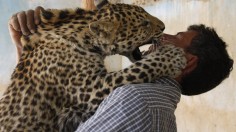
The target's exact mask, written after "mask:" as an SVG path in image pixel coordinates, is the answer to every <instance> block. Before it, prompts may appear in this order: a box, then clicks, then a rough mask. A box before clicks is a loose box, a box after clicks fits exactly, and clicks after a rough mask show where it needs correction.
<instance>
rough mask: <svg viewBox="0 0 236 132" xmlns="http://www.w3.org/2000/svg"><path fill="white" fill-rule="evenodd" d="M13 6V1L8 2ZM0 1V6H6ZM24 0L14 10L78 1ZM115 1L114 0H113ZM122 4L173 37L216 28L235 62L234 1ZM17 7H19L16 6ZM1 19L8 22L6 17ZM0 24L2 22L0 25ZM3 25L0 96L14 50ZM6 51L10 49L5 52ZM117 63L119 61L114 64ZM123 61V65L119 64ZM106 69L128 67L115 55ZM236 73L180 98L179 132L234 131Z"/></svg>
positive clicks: (175, 0) (159, 0)
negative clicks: (196, 27) (194, 27)
mask: <svg viewBox="0 0 236 132" xmlns="http://www.w3.org/2000/svg"><path fill="white" fill-rule="evenodd" d="M9 1H10V2H11V3H12V4H9V5H14V4H16V1H14V0H9ZM9 1H8V2H6V1H4V2H3V0H2V1H0V2H1V3H0V5H1V4H4V3H9ZM69 1H70V2H68V1H65V0H37V1H36V0H23V1H22V2H21V3H19V2H17V3H18V4H16V5H17V7H21V5H22V3H23V4H26V5H24V8H19V9H17V8H16V9H15V11H17V10H26V9H28V8H34V7H35V6H37V5H41V6H43V7H48V8H65V7H75V6H77V5H78V6H80V0H69ZM113 1H116V0H113ZM118 1H120V2H125V3H129V4H130V3H134V2H136V3H139V4H140V3H141V4H142V6H143V7H144V8H145V9H146V10H147V11H148V12H149V13H150V14H152V15H155V16H157V17H159V18H160V19H161V20H163V21H164V23H165V24H166V30H165V32H166V33H171V34H175V33H176V32H178V31H183V30H186V27H187V26H188V25H190V24H198V23H204V24H206V25H208V26H213V27H215V28H216V30H217V32H218V33H219V35H220V36H222V37H223V38H224V40H225V41H226V42H227V43H228V44H229V47H228V50H229V52H230V55H231V56H232V57H233V58H235V59H236V44H234V42H236V40H235V39H236V37H235V36H234V35H235V34H236V28H235V26H234V24H235V22H236V1H235V0H155V1H156V2H154V0H118ZM18 5H19V6H18ZM11 8H15V7H10V6H9V7H8V6H7V7H6V6H5V5H4V8H3V9H4V10H5V12H6V13H9V14H13V13H14V12H9V9H11ZM9 17H10V15H9V16H7V17H6V18H2V17H1V20H4V21H7V20H8V18H9ZM0 24H1V25H2V23H0ZM6 26H7V25H6V23H4V24H3V26H2V27H4V29H3V28H1V29H0V31H1V35H0V41H1V42H4V43H2V44H1V45H0V50H1V49H4V50H1V51H2V52H1V53H0V68H1V69H0V95H1V93H2V92H3V90H4V89H5V87H6V85H7V83H8V82H9V78H10V73H11V72H12V70H13V68H14V66H15V58H14V57H15V50H14V47H13V46H12V45H10V44H9V43H10V41H9V36H7V37H1V36H4V35H5V34H7V33H6V32H7V28H6ZM3 31H4V32H3ZM7 49H9V50H7ZM117 60H118V61H117ZM121 62H122V63H121ZM106 64H107V67H108V68H109V69H113V70H118V69H120V68H121V67H122V66H123V67H126V66H127V65H129V62H128V60H127V59H124V58H121V57H118V56H115V58H114V57H112V58H110V59H109V60H108V61H106ZM235 88H236V70H234V71H233V73H232V74H231V76H230V77H229V79H227V80H225V81H224V82H223V83H222V84H221V85H220V86H218V87H217V88H216V89H214V90H212V91H211V92H208V93H205V94H203V95H200V96H194V97H185V96H182V99H181V102H180V103H179V105H178V108H177V111H176V116H177V127H178V131H179V132H234V131H235V130H236V92H235Z"/></svg>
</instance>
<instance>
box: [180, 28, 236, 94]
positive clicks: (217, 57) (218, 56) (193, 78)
mask: <svg viewBox="0 0 236 132" xmlns="http://www.w3.org/2000/svg"><path fill="white" fill-rule="evenodd" d="M188 30H191V31H192V30H193V31H196V32H198V35H197V36H195V37H194V38H193V40H192V42H191V44H190V47H189V48H187V52H189V53H191V54H193V55H196V56H197V57H198V64H197V67H196V68H195V69H194V71H192V72H191V73H190V74H189V75H186V76H185V77H183V80H182V82H181V85H182V94H184V95H197V94H201V93H204V92H207V91H209V90H211V89H213V88H214V87H216V86H217V85H219V84H220V83H221V82H222V81H223V80H224V79H225V78H227V77H228V76H229V73H230V72H231V71H232V69H233V60H232V59H231V58H230V57H229V55H228V52H227V50H226V43H225V42H224V41H223V40H222V39H221V38H220V37H219V36H218V35H217V33H216V32H215V30H214V29H213V28H210V27H206V26H205V25H202V24H201V25H191V26H189V27H188Z"/></svg>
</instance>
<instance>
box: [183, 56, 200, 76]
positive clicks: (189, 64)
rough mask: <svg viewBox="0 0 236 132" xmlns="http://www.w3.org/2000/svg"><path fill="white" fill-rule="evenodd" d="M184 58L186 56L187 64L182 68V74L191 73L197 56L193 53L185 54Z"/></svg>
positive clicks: (196, 62) (195, 64) (196, 61)
mask: <svg viewBox="0 0 236 132" xmlns="http://www.w3.org/2000/svg"><path fill="white" fill-rule="evenodd" d="M186 58H187V66H186V67H185V68H184V70H183V76H185V75H187V74H189V73H191V72H192V71H193V70H194V69H195V68H196V67H197V64H198V57H197V56H196V55H193V54H189V53H188V54H186Z"/></svg>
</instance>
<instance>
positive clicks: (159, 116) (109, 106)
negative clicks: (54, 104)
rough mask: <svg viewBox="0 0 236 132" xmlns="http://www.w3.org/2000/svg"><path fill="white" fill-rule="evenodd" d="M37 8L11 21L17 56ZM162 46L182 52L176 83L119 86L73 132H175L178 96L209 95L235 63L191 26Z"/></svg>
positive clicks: (205, 30) (205, 31) (206, 32)
mask: <svg viewBox="0 0 236 132" xmlns="http://www.w3.org/2000/svg"><path fill="white" fill-rule="evenodd" d="M40 9H42V8H41V7H37V8H36V9H35V11H33V10H29V11H26V12H20V13H17V14H16V15H13V16H12V18H11V19H10V21H9V31H10V34H11V37H12V40H13V42H14V43H15V44H16V47H17V50H18V54H19V55H20V54H21V51H22V46H21V43H20V41H19V38H20V36H21V35H22V34H24V35H29V34H31V33H34V32H35V29H36V25H37V24H39V23H40V20H39V17H38V14H39V10H40ZM161 43H162V44H165V43H172V44H174V45H176V46H178V47H181V48H183V49H184V50H185V52H186V58H187V66H186V68H185V69H183V72H182V74H181V75H180V76H179V77H177V78H175V79H172V78H168V77H162V78H160V79H158V80H156V82H153V83H146V84H130V85H125V86H123V87H119V88H117V89H116V90H115V91H114V92H113V93H111V94H110V95H109V96H108V97H107V98H106V99H105V100H104V101H103V102H102V104H101V105H100V106H99V108H98V110H97V111H96V113H95V114H94V115H93V116H92V117H91V118H90V119H88V120H87V121H86V122H85V123H83V124H81V125H80V126H79V127H78V129H77V132H103V131H104V132H116V131H117V132H120V131H122V132H123V131H127V132H147V131H160V132H163V131H166V132H170V131H177V129H176V122H175V115H174V111H175V109H176V106H177V103H178V102H179V100H180V96H181V94H184V95H197V94H201V93H204V92H207V91H209V90H211V89H213V88H214V87H216V86H217V85H219V84H220V83H221V82H222V81H223V80H224V79H225V78H227V77H228V76H229V73H230V71H231V70H232V65H233V60H232V59H231V58H230V57H229V55H228V53H227V51H226V44H225V42H224V41H223V40H222V39H221V38H220V37H218V35H217V33H216V32H215V31H214V29H212V28H209V27H205V26H204V25H192V26H190V27H189V28H188V30H187V31H185V32H178V33H177V34H176V35H168V34H164V35H163V36H162V41H161ZM155 48H158V47H157V46H151V47H150V49H149V51H147V52H146V54H148V53H150V52H152V51H154V50H155Z"/></svg>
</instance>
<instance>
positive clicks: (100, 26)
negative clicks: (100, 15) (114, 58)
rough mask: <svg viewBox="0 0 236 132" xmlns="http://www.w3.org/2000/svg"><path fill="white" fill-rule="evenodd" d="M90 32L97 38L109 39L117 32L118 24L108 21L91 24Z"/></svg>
mask: <svg viewBox="0 0 236 132" xmlns="http://www.w3.org/2000/svg"><path fill="white" fill-rule="evenodd" d="M89 29H90V31H91V32H92V33H93V34H94V35H95V36H97V37H101V38H109V37H111V35H113V34H114V33H115V32H116V30H117V24H115V23H112V22H107V21H95V22H92V23H90V24H89Z"/></svg>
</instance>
